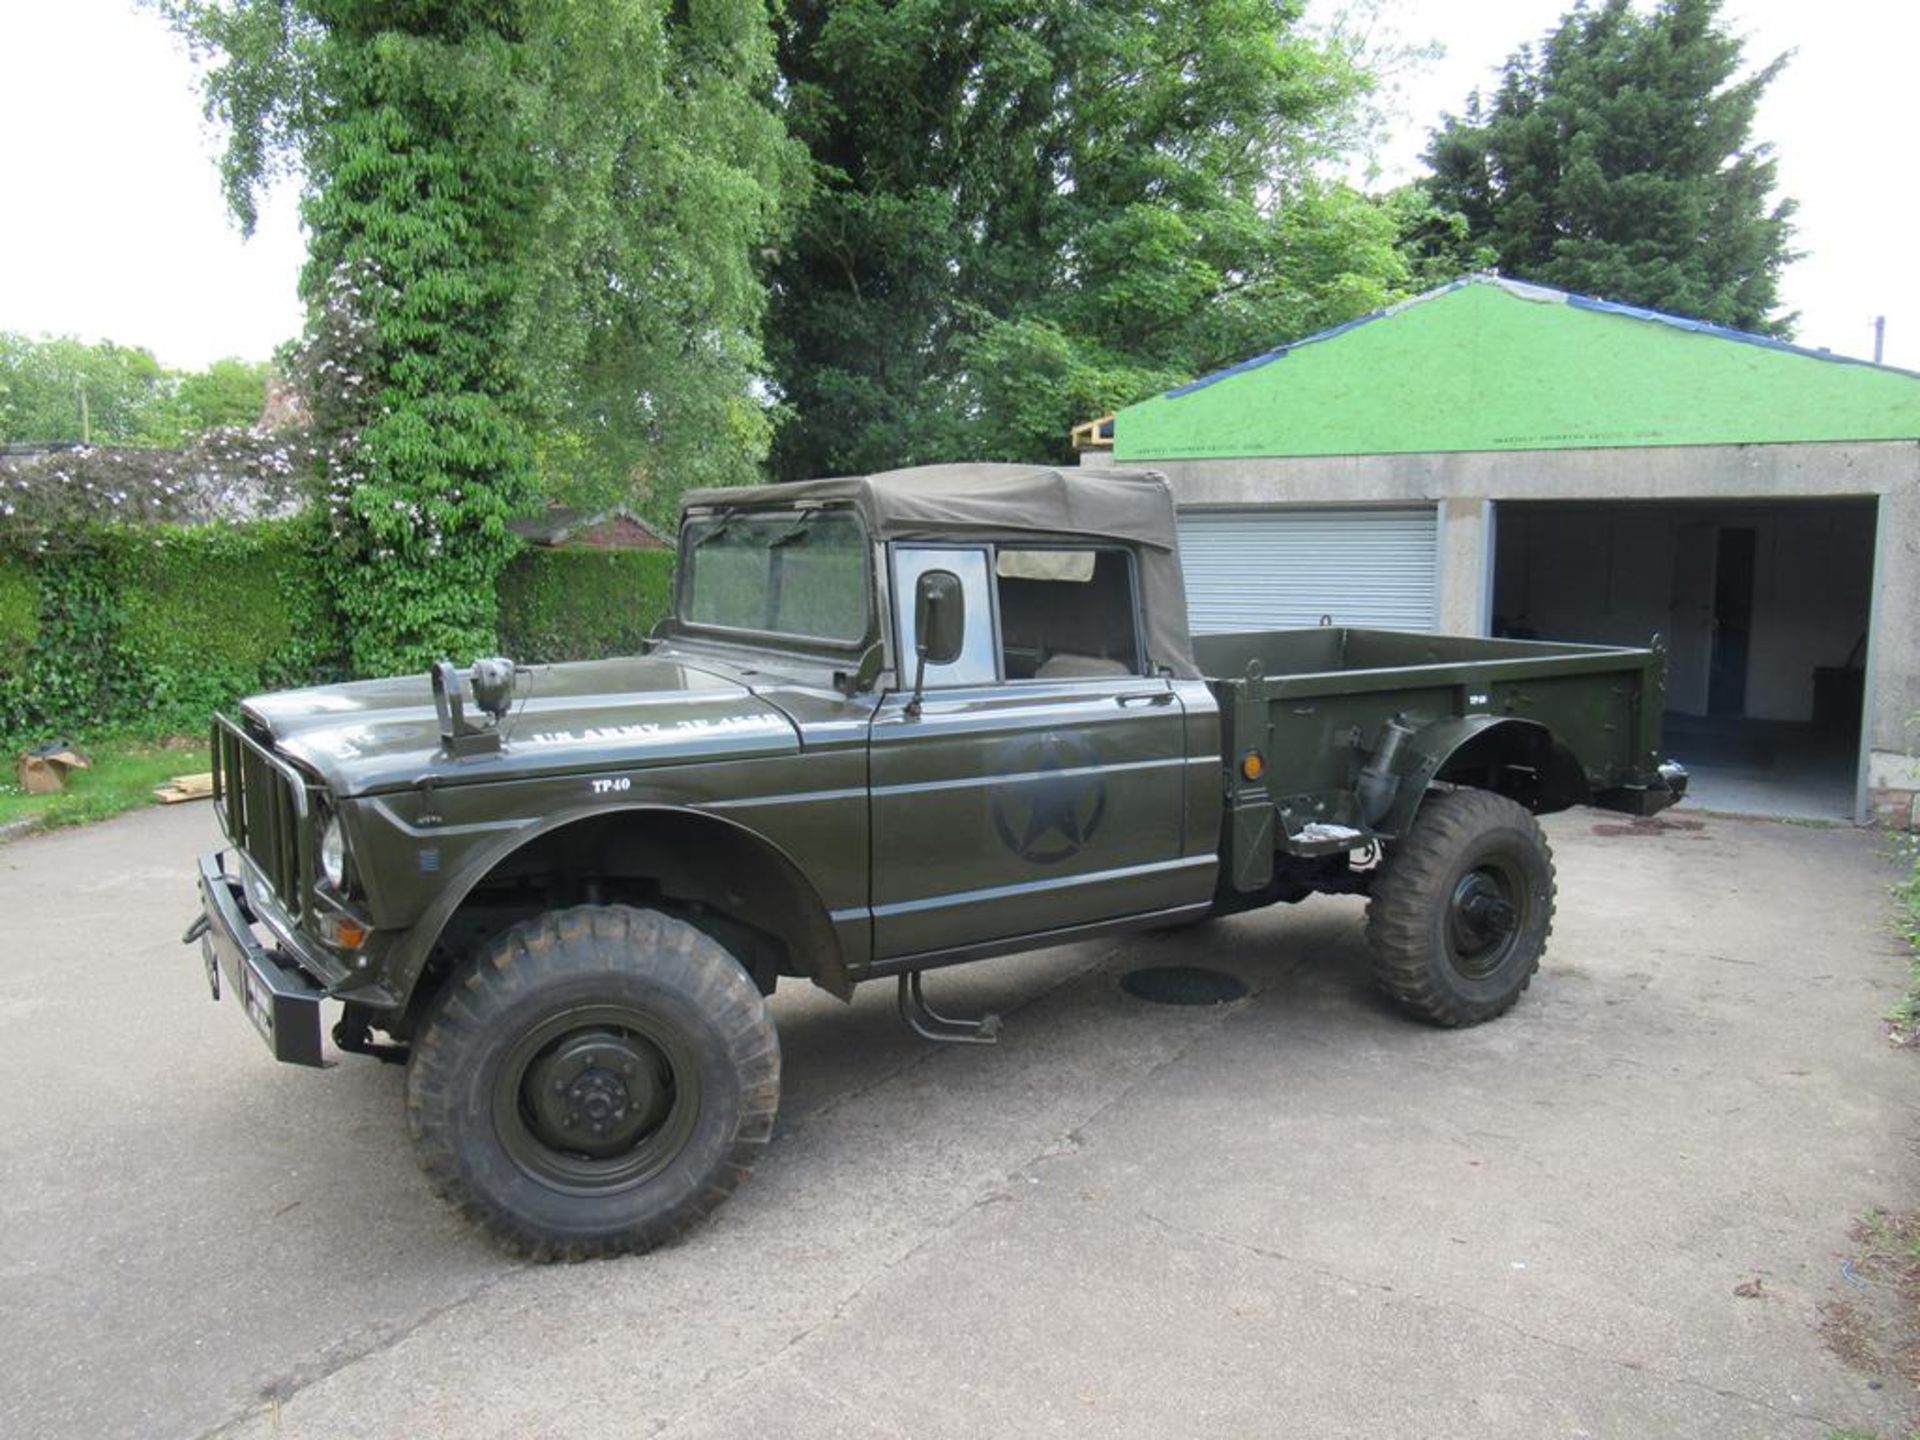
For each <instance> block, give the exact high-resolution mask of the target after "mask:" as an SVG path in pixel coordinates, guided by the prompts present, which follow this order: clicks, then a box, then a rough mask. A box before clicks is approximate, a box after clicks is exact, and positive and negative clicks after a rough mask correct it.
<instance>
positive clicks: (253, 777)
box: [213, 715, 307, 917]
mask: <svg viewBox="0 0 1920 1440" xmlns="http://www.w3.org/2000/svg"><path fill="white" fill-rule="evenodd" d="M213 798H214V804H215V806H216V807H217V808H218V810H219V814H220V828H221V829H223V830H225V831H226V832H227V839H229V840H230V841H232V842H233V843H234V844H235V845H237V846H238V847H239V848H240V849H241V850H243V851H245V852H246V855H247V857H248V858H249V859H251V860H252V861H253V863H254V865H255V866H257V867H258V868H259V871H260V873H261V875H262V876H264V877H265V879H266V881H267V883H268V884H269V885H271V886H272V887H273V892H274V894H275V895H276V896H277V897H279V900H280V903H281V904H282V905H284V906H285V907H286V909H287V911H288V913H289V914H291V915H293V916H295V917H297V916H298V915H299V914H300V912H301V909H302V901H303V899H304V897H305V892H306V884H305V880H306V874H307V861H306V856H305V851H306V846H307V787H306V782H305V781H304V780H303V779H302V778H301V776H300V772H299V771H297V770H295V769H294V768H293V767H292V766H291V765H289V764H288V763H287V762H286V761H285V760H282V759H281V758H280V757H279V756H278V755H275V754H274V753H273V752H272V751H271V750H269V749H267V747H266V746H264V745H262V744H261V743H260V742H259V741H257V740H255V739H254V738H253V737H252V736H250V735H248V734H246V732H244V731H243V730H241V728H240V727H239V726H238V725H236V724H234V723H233V721H231V720H229V719H228V718H227V717H226V716H224V715H216V716H214V719H213Z"/></svg>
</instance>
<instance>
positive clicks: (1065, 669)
mask: <svg viewBox="0 0 1920 1440" xmlns="http://www.w3.org/2000/svg"><path fill="white" fill-rule="evenodd" d="M1131 674H1133V670H1132V668H1131V667H1130V666H1127V665H1123V664H1122V663H1121V662H1120V661H1118V660H1103V659H1102V658H1100V657H1099V656H1098V655H1074V654H1070V653H1068V652H1066V651H1061V652H1060V653H1059V654H1057V655H1052V656H1049V657H1048V658H1047V662H1046V664H1044V665H1042V666H1041V667H1040V668H1039V669H1038V670H1036V671H1034V673H1033V678H1034V679H1036V680H1091V679H1095V678H1105V677H1107V676H1111V675H1131Z"/></svg>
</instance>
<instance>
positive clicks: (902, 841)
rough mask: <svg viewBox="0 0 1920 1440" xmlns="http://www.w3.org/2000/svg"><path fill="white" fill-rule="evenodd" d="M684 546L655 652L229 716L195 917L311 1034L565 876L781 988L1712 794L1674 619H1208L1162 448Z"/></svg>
mask: <svg viewBox="0 0 1920 1440" xmlns="http://www.w3.org/2000/svg"><path fill="white" fill-rule="evenodd" d="M681 547H682V549H681V556H680V563H679V571H678V581H677V585H678V595H677V600H676V609H675V614H674V615H673V617H672V618H670V619H669V620H668V621H666V622H664V623H663V624H662V625H661V627H660V628H659V630H658V631H657V632H656V637H655V639H654V640H653V642H652V643H651V644H650V645H649V646H648V648H647V652H646V653H645V654H643V655H640V656H634V657H626V658H617V659H608V660H601V661H591V662H583V663H578V664H565V665H553V666H533V667H514V666H512V665H509V664H506V663H504V662H488V664H483V665H478V666H476V667H475V669H474V671H473V672H471V673H469V672H464V671H455V670H454V669H453V668H452V667H451V666H442V667H439V668H438V669H437V670H436V672H435V674H434V675H433V676H431V677H428V676H419V677H406V678H397V679H388V680H374V681H367V682H359V683H352V684H345V685H338V686H331V687H326V688H322V689H315V690H302V691H292V692H286V693H280V694H273V695H265V696H259V697H255V698H253V699H250V700H248V701H246V702H245V703H244V704H243V705H242V706H241V707H240V710H239V714H238V715H237V716H235V717H233V718H226V717H221V718H218V719H217V720H216V723H215V727H214V737H213V739H214V763H215V806H216V810H217V812H218V815H219V819H220V823H221V825H222V827H223V829H224V831H225V834H226V837H227V840H228V848H227V849H226V850H224V851H222V852H219V853H215V854H211V855H208V856H206V857H205V858H204V859H203V861H202V864H201V890H202V911H203V914H202V916H201V918H200V919H199V920H197V921H196V922H195V925H194V927H193V930H192V931H191V932H190V934H191V936H192V938H196V939H200V940H201V942H202V945H203V948H204V952H205V959H206V965H207V971H208V976H209V980H210V981H211V983H212V985H213V987H214V989H215V992H216V994H217V993H218V992H219V990H220V988H221V984H222V981H223V980H224V982H225V985H226V988H228V989H230V990H232V991H235V992H237V993H238V995H239V996H240V998H241V1000H242V1002H243V1004H244V1005H245V1008H246V1010H247V1012H248V1014H249V1016H250V1017H251V1018H252V1020H253V1022H254V1024H255V1025H256V1027H257V1028H259V1029H260V1031H261V1033H262V1035H263V1036H264V1038H265V1039H266V1040H267V1042H268V1044H269V1046H270V1047H271V1049H272V1050H273V1053H274V1054H275V1055H276V1056H277V1057H279V1058H280V1059H282V1060H289V1061H295V1062H302V1063H309V1064H319V1063H321V1062H322V1058H323V1057H322V1041H321V1021H320V1007H321V1002H322V1001H323V1000H331V1001H337V1002H340V1003H342V1004H343V1005H344V1007H345V1009H344V1012H343V1019H342V1021H341V1023H340V1025H339V1026H337V1027H336V1029H335V1031H334V1035H335V1038H336V1040H337V1041H338V1042H339V1043H340V1045H341V1046H342V1047H343V1048H347V1049H363V1050H374V1051H379V1050H384V1049H386V1048H388V1047H386V1046H382V1045H379V1044H376V1043H375V1042H374V1041H373V1040H372V1038H371V1033H372V1032H374V1031H380V1032H385V1034H386V1035H387V1036H389V1037H390V1039H391V1041H393V1042H397V1043H398V1044H399V1045H405V1044H406V1043H408V1042H409V1041H414V1040H416V1037H417V1036H418V1034H419V1032H420V1030H421V1028H422V1026H423V1025H424V1024H426V1023H427V1019H428V1017H430V1016H431V1015H432V1013H433V1008H434V1005H435V1003H436V996H438V995H440V994H441V993H442V992H443V991H445V990H446V989H447V988H448V987H449V986H450V985H451V984H453V983H455V982H456V981H457V980H458V979H459V977H460V976H461V975H462V974H463V972H464V971H465V968H466V967H469V966H470V965H473V964H475V963H477V962H476V960H475V957H476V956H479V955H481V954H483V953H485V952H486V950H487V947H488V946H489V945H490V944H492V943H495V942H496V941H497V940H498V937H500V936H501V935H502V934H503V933H505V932H507V931H508V930H509V929H510V928H511V927H513V926H516V925H521V924H525V923H527V922H529V921H531V920H534V919H536V918H537V917H539V916H542V915H547V914H552V913H555V912H558V911H561V910H565V909H567V908H568V907H576V906H601V907H607V906H625V907H634V908H638V909H644V910H647V911H649V912H660V913H663V914H665V915H667V916H670V917H673V918H675V919H676V920H677V921H680V922H684V924H685V925H686V926H688V927H691V928H692V930H695V931H698V932H699V933H700V935H702V936H704V937H707V938H710V939H711V940H713V941H716V942H718V944H719V946H720V947H722V948H723V949H724V951H725V952H726V953H727V954H728V955H731V956H732V957H733V958H734V960H736V961H737V962H738V964H739V966H740V967H741V969H742V970H743V971H744V972H745V973H746V974H747V975H748V976H750V977H751V978H752V980H753V981H754V982H756V985H757V988H758V989H759V991H761V992H762V993H766V992H770V991H771V990H772V988H773V986H774V984H775V981H776V979H777V977H779V976H782V975H787V976H799V977H806V978H809V979H811V980H812V981H814V982H816V983H818V984H819V985H821V986H823V987H824V988H826V989H827V990H829V991H831V992H833V993H834V994H836V995H839V996H842V997H846V996H848V995H850V994H851V992H852V990H853V987H854V986H855V985H857V984H858V983H860V982H861V981H863V980H866V979H869V978H872V977H878V976H905V975H914V976H915V977H916V978H917V975H918V972H922V971H926V970H930V969H933V968H935V967H938V966H942V965H946V964H950V963H953V962H956V961H964V960H968V959H974V958H979V957H984V956H988V955H995V954H1004V953H1008V952H1013V951H1021V950H1030V949H1035V948H1038V947H1041V946H1046V945H1051V944H1055V943H1060V942H1064V941H1070V940H1073V939H1076V938H1081V937H1085V936H1089V935H1094V934H1099V933H1103V932H1108V931H1114V930H1123V929H1137V928H1147V927H1159V926H1165V925H1168V924H1171V923H1178V922H1184V921H1190V920H1198V919H1201V918H1204V917H1206V916H1208V915H1210V914H1216V913H1221V912H1225V911H1231V910H1236V909H1244V908H1249V907H1251V906H1254V905H1259V904H1266V903H1271V902H1275V901H1287V900H1297V899H1300V898H1302V897H1304V896H1305V895H1307V894H1310V893H1313V892H1315V891H1335V892H1348V893H1366V892H1367V891H1368V890H1369V888H1370V886H1371V876H1372V875H1373V874H1374V873H1375V871H1376V870H1377V869H1378V867H1379V862H1380V861H1381V858H1382V855H1383V852H1384V854H1385V855H1387V856H1389V857H1390V856H1391V855H1392V852H1393V849H1394V847H1395V845H1396V844H1397V843H1398V842H1399V841H1400V840H1401V839H1402V837H1405V836H1407V835H1408V834H1409V833H1410V832H1411V831H1412V830H1413V828H1414V827H1415V826H1416V825H1417V824H1418V823H1419V817H1420V814H1421V812H1422V807H1423V805H1424V804H1425V803H1426V802H1427V800H1428V797H1430V796H1433V795H1436V794H1442V793H1445V792H1446V791H1447V790H1449V789H1456V788H1472V789H1477V790H1484V791H1490V792H1494V793H1496V794H1498V795H1501V796H1505V797H1508V798H1510V799H1511V800H1513V801H1516V802H1517V803H1518V804H1519V805H1520V806H1522V807H1524V809H1525V810H1527V811H1532V812H1534V813H1542V812H1547V811H1552V810H1557V809H1563V808H1566V807H1568V806H1570V805H1575V804H1583V803H1592V804H1597V805H1601V806H1605V807H1609V808H1613V809H1619V810H1625V811H1629V812H1633V813H1636V814H1650V813H1652V812H1654V811H1656V810H1658V809H1660V808H1661V807H1663V806H1664V805H1667V804H1671V803H1672V802H1673V801H1674V800H1675V799H1677V798H1678V797H1679V794H1680V793H1681V791H1682V790H1683V789H1684V784H1685V777H1684V774H1683V773H1681V772H1680V771H1679V770H1678V767H1673V766H1665V767H1663V766H1662V764H1661V761H1660V756H1659V754H1658V753H1657V745H1658V733H1659V723H1660V715H1661V710H1662V685H1663V657H1662V656H1661V654H1660V653H1659V652H1658V651H1657V650H1637V649H1610V648H1596V647H1587V646H1577V645H1561V644H1546V643H1537V642H1523V641H1512V640H1488V639H1472V638H1461V637H1454V636H1445V635H1429V634H1409V633H1391V632H1381V631H1369V630H1356V629H1345V628H1321V629H1310V630H1289V631H1272V632H1259V633H1245V634H1214V635H1205V636H1199V637H1190V636H1189V635H1188V634H1187V627H1186V615H1185V607H1184V599H1183V598H1182V593H1181V589H1180V576H1179V569H1178V552H1177V543H1176V540H1175V532H1174V526H1173V512H1172V505H1171V501H1170V498H1169V496H1168V494H1167V491H1166V489H1165V486H1164V485H1163V484H1162V483H1161V482H1159V481H1158V480H1157V479H1155V478H1153V477H1134V476H1100V475H1096V474H1086V473H1081V472H1075V471H1051V470H1034V469H1028V468H1021V467H988V466H976V467H939V468H936V469H932V470H928V471H922V472H900V473H899V474H896V475H893V476H880V477H869V478H866V479H861V480H857V481H834V482H813V483H810V484H807V485H799V486H784V487H778V488H768V489H761V490H750V491H739V492H707V493H702V494H698V495H696V496H694V497H691V499H690V501H689V503H688V506H687V508H686V512H685V516H684V518H683V523H682V535H681ZM929 577H932V578H929ZM936 630H937V631H938V632H939V633H938V634H937V635H936V634H934V633H933V632H934V631H936ZM923 632H924V633H923ZM923 641H924V642H928V643H926V644H923ZM489 664H490V665H491V668H490V669H489V668H488V665H489ZM476 711H478V712H480V713H478V714H476V713H475V712H476ZM1523 818H1524V817H1523ZM1529 823H1530V822H1529ZM1496 869H1497V867H1496ZM1489 873H1492V872H1489ZM1463 884H1464V882H1463ZM1482 888H1483V889H1485V888H1487V887H1486V886H1483V887H1482ZM1488 893H1492V892H1491V890H1489V892H1488ZM1460 894H1461V896H1463V897H1464V899H1462V900H1461V902H1460V903H1461V904H1471V905H1478V906H1480V908H1481V909H1482V910H1484V909H1485V902H1484V897H1478V898H1477V897H1476V894H1475V893H1472V887H1471V886H1467V887H1466V888H1465V889H1462V890H1461V891H1460ZM1495 909H1496V910H1498V906H1496V907H1495ZM1510 921H1511V916H1510V915H1509V916H1507V918H1506V920H1505V921H1503V922H1502V923H1510ZM1488 933H1491V932H1488ZM1528 973H1529V974H1530V973H1531V963H1530V962H1529V965H1528ZM913 1000H914V1004H915V1005H916V1006H917V1005H918V1002H919V996H918V989H917V986H916V988H915V990H914V996H913ZM902 1001H903V1009H904V1008H907V992H906V988H905V986H904V985H903V987H902ZM1508 1003H1511V1002H1510V1001H1509V1002H1508ZM595 1033H599V1032H595ZM923 1033H924V1032H923ZM941 1038H945V1037H941ZM649 1053H651V1052H649ZM585 1063H586V1062H582V1064H583V1065H584V1064H585ZM578 1068H579V1067H576V1069H578ZM589 1068H590V1067H589ZM541 1073H544V1072H541ZM569 1073H572V1072H569ZM594 1073H598V1072H594ZM556 1123H558V1122H556ZM628 1248H631V1247H628Z"/></svg>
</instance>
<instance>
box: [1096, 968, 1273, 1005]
mask: <svg viewBox="0 0 1920 1440" xmlns="http://www.w3.org/2000/svg"><path fill="white" fill-rule="evenodd" d="M1120 988H1121V989H1122V990H1124V991H1126V992H1127V993H1128V994H1129V995H1131V996H1133V997H1134V998H1135V999H1136V1000H1151V1001H1152V1002H1153V1003H1154V1004H1156V1005H1225V1004H1226V1003H1227V1002H1228V1001H1229V1000H1238V999H1239V998H1240V997H1241V996H1242V995H1245V994H1246V993H1247V987H1246V986H1245V985H1243V984H1241V983H1240V981H1238V980H1236V979H1234V978H1233V976H1231V975H1222V974H1221V973H1220V972H1219V971H1218V970H1202V969H1201V968H1200V967H1199V966H1197V965H1148V966H1145V967H1144V968H1142V969H1139V970H1129V971H1128V972H1127V973H1126V974H1124V975H1122V976H1121V977H1120Z"/></svg>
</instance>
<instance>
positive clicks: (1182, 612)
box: [682, 465, 1200, 679]
mask: <svg viewBox="0 0 1920 1440" xmlns="http://www.w3.org/2000/svg"><path fill="white" fill-rule="evenodd" d="M682 503H683V505H684V507H685V508H686V509H687V510H688V511H712V510H726V509H732V508H735V507H744V506H760V505H782V506H795V505H823V504H850V505H852V506H854V507H855V508H856V509H857V510H859V512H860V514H861V517H862V518H863V519H864V520H865V521H866V524H867V529H868V531H869V532H870V533H871V534H872V535H873V536H874V537H875V538H876V539H881V540H953V539H956V538H969V539H971V538H978V539H982V540H989V539H1003V540H1012V539H1018V540H1033V539H1035V538H1037V537H1040V536H1052V537H1055V538H1077V539H1096V540H1114V541H1119V542H1121V543H1123V544H1127V545H1131V546H1135V547H1137V549H1138V555H1139V565H1140V585H1141V591H1142V594H1141V599H1142V602H1143V607H1144V609H1145V611H1146V631H1147V633H1146V641H1147V657H1148V660H1149V661H1150V662H1151V664H1152V665H1153V666H1154V667H1156V668H1157V669H1164V670H1166V671H1168V672H1170V673H1171V674H1173V675H1175V676H1178V677H1181V678H1185V679H1192V678H1196V677H1197V676H1198V675H1199V673H1200V672H1199V670H1198V669H1196V668H1195V666H1194V663H1193V655H1192V652H1191V647H1190V646H1189V644H1188V640H1187V599H1186V589H1185V587H1184V585H1183V584H1182V582H1181V578H1180V560H1179V548H1178V547H1179V537H1178V535H1177V533H1176V532H1175V529H1174V523H1173V495H1172V492H1171V491H1170V490H1169V489H1168V487H1167V482H1166V479H1165V478H1164V477H1163V476H1160V475H1157V474H1153V473H1150V472H1132V473H1129V472H1119V471H1104V470H1082V469H1077V468H1065V467H1055V466H1051V465H922V466H918V467H915V468H913V469H909V470H888V471H885V472H883V473H881V474H877V475H854V476H842V477H838V478H835V479H831V480H800V481H795V482H793V483H792V484H787V485H758V486H750V487H745V488H738V489H735V488H727V489H709V490H694V491H690V492H688V494H687V495H686V497H685V499H684V501H683V502H682Z"/></svg>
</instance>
